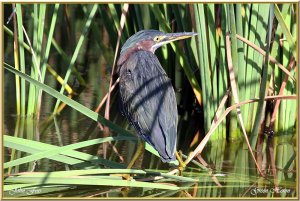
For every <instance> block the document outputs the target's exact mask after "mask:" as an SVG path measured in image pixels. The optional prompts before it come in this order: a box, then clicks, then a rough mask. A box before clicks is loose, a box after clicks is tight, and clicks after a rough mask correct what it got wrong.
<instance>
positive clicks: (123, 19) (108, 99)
mask: <svg viewBox="0 0 300 201" xmlns="http://www.w3.org/2000/svg"><path fill="white" fill-rule="evenodd" d="M128 8H129V4H127V3H125V4H124V6H123V12H122V16H121V20H120V30H119V31H118V40H117V46H116V51H115V57H114V63H113V66H112V71H111V77H110V82H109V90H108V96H107V101H106V107H105V115H104V117H105V118H106V119H108V120H109V106H110V92H111V88H112V85H113V84H112V83H113V75H114V72H115V65H116V60H117V55H118V50H119V46H120V41H121V34H122V31H123V27H124V25H125V20H126V14H127V12H128ZM108 133H109V128H108V127H107V126H104V132H103V134H104V136H108ZM103 156H104V158H106V143H103Z"/></svg>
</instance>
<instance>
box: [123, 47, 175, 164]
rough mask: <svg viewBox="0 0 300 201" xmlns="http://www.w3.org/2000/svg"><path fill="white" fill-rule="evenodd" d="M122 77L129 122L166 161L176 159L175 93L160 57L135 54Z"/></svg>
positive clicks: (149, 53)
mask: <svg viewBox="0 0 300 201" xmlns="http://www.w3.org/2000/svg"><path fill="white" fill-rule="evenodd" d="M145 58H147V59H145ZM145 66H147V68H144V67H145ZM119 75H120V97H121V106H122V110H123V113H124V114H125V115H126V117H127V119H128V120H129V121H130V123H131V124H132V125H133V126H134V128H135V129H136V131H137V132H138V134H139V135H140V136H141V137H142V138H143V139H144V140H145V141H146V142H148V143H149V144H151V145H152V146H153V147H154V148H155V149H156V150H157V151H158V153H159V154H160V156H161V159H162V161H163V162H169V161H173V160H176V159H175V149H176V139H177V104H176V98H175V92H174V89H173V87H172V83H171V81H170V79H169V78H168V77H167V75H166V73H165V71H164V70H163V68H162V66H161V65H160V63H159V61H158V59H157V57H156V56H155V55H154V54H153V53H152V52H149V51H143V50H141V51H136V52H134V53H133V54H132V55H131V56H129V58H128V59H127V60H126V62H125V63H124V64H123V65H122V67H121V68H120V71H119Z"/></svg>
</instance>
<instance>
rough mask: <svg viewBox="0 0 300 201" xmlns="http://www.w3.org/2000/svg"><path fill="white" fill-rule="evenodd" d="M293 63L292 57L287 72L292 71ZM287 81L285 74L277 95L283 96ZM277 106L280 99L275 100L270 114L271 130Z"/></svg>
mask: <svg viewBox="0 0 300 201" xmlns="http://www.w3.org/2000/svg"><path fill="white" fill-rule="evenodd" d="M294 63H295V58H294V57H293V58H292V59H291V61H290V63H289V71H292V69H293V66H294ZM294 67H295V66H294ZM287 80H288V75H287V74H286V75H285V77H284V79H283V81H282V84H281V87H280V90H279V93H278V94H279V95H282V94H283V91H284V88H285V86H286V83H287ZM279 104H280V99H279V100H276V103H275V107H274V110H273V114H272V118H271V121H270V126H269V127H270V128H271V129H273V126H274V123H275V119H276V113H277V110H278V108H279Z"/></svg>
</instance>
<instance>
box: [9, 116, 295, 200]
mask: <svg viewBox="0 0 300 201" xmlns="http://www.w3.org/2000/svg"><path fill="white" fill-rule="evenodd" d="M76 116H77V119H74V118H72V119H70V118H69V112H68V111H66V112H65V113H63V114H62V115H61V116H58V117H54V118H52V120H51V121H48V122H50V123H49V125H47V126H46V127H45V125H43V123H41V126H40V127H38V126H37V121H36V120H34V119H32V118H16V117H12V116H10V117H7V118H5V121H4V123H5V134H6V135H11V136H15V137H20V138H25V139H30V140H34V141H40V142H44V143H47V144H51V145H56V146H64V145H68V144H73V143H76V142H80V141H83V140H86V139H96V138H99V137H103V136H102V131H101V130H100V129H99V128H98V127H97V124H96V123H94V122H93V121H91V120H89V119H87V118H85V117H84V116H82V115H81V114H79V113H78V114H76ZM48 118H49V117H48ZM46 119H47V118H45V119H42V120H41V122H45V120H46ZM12 120H13V121H12ZM42 126H44V130H43V132H39V131H40V130H41V127H42ZM260 145H261V146H259V147H261V149H260V150H257V151H256V155H257V159H258V162H259V165H260V166H261V168H262V170H263V172H264V173H265V175H266V177H265V178H263V177H259V176H258V173H257V170H256V167H255V163H254V162H253V160H252V158H251V155H250V153H249V151H248V149H247V145H246V143H244V142H243V141H236V142H226V141H223V140H220V141H214V142H213V143H210V144H209V145H207V146H206V147H205V149H204V151H203V152H202V154H201V156H199V157H198V158H197V159H196V161H195V163H190V164H189V165H188V167H187V168H186V170H185V171H184V172H183V176H186V177H189V178H196V179H199V181H200V182H199V183H193V182H177V183H176V184H177V185H178V186H180V187H181V188H180V190H178V191H170V190H153V189H147V188H121V187H102V186H101V187H98V186H72V187H70V186H69V187H66V186H64V187H60V188H55V189H53V190H52V191H51V190H50V189H51V188H49V187H48V188H47V189H48V190H47V193H45V191H43V188H42V190H41V192H40V193H36V196H37V195H39V196H45V197H49V196H51V197H52V196H53V197H56V196H58V195H59V196H62V197H70V196H85V197H127V196H128V197H136V196H138V197H295V196H297V194H296V164H295V159H296V152H295V149H296V148H295V147H296V145H295V139H294V134H291V135H285V136H281V137H277V136H275V137H274V138H267V137H265V138H264V139H263V140H262V142H261V144H260ZM135 146H136V142H132V141H116V142H114V143H111V144H110V145H109V146H108V150H107V154H108V158H107V159H108V160H110V161H114V162H115V163H116V164H119V165H120V168H125V167H126V166H125V164H127V163H128V161H129V160H130V159H131V157H132V155H133V154H134V151H135ZM179 147H180V146H179ZM181 149H183V148H181ZM38 151H41V150H38V149H34V147H33V149H32V152H31V153H37V152H38ZM77 151H80V152H83V153H87V154H89V155H91V156H97V157H96V158H95V159H93V160H95V161H97V160H98V159H99V158H101V156H102V151H103V150H102V147H101V146H99V145H94V146H89V147H87V148H83V149H78V150H77ZM26 155H30V154H29V153H25V152H24V151H23V152H22V151H19V150H16V149H8V148H5V153H4V156H5V162H7V161H10V160H12V159H17V158H20V157H24V156H26ZM49 158H50V159H42V160H38V161H34V162H31V163H26V164H23V165H20V166H15V167H13V168H8V169H5V173H17V172H32V171H34V172H40V171H42V172H48V171H49V172H52V171H58V170H70V169H73V170H74V169H85V168H107V167H106V166H105V165H103V163H90V162H85V163H80V164H78V163H77V164H76V161H75V162H74V165H68V164H65V163H63V162H64V160H63V159H60V158H59V157H57V156H54V157H49ZM122 159H124V160H122ZM103 160H104V159H103ZM199 163H201V164H202V165H201V166H199V165H197V164H199ZM135 168H137V169H145V170H149V171H151V170H156V171H157V170H159V171H160V172H168V170H169V169H168V166H166V164H163V163H161V161H160V159H159V158H158V157H156V156H154V155H152V154H150V153H149V152H147V151H145V153H144V154H143V156H141V158H140V159H139V162H137V163H136V165H135ZM135 179H136V180H138V179H139V177H138V176H136V178H135ZM165 180H166V181H164V182H168V181H169V182H171V183H172V182H173V183H174V181H172V180H170V179H165ZM56 191H57V193H55V192H56ZM5 196H7V197H14V196H17V197H19V196H26V192H15V193H14V195H11V194H9V192H5ZM27 196H28V195H27Z"/></svg>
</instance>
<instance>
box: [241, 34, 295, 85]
mask: <svg viewBox="0 0 300 201" xmlns="http://www.w3.org/2000/svg"><path fill="white" fill-rule="evenodd" d="M236 38H237V39H239V40H240V41H243V42H244V43H246V44H247V45H249V46H250V47H252V48H253V49H255V50H256V51H258V52H259V53H261V54H262V55H263V56H264V57H265V56H266V52H265V51H264V50H263V49H261V48H260V47H258V46H257V45H255V44H254V43H252V42H250V41H248V40H247V39H245V38H243V37H241V36H239V35H238V34H236ZM269 61H271V62H272V63H274V64H276V65H278V67H279V68H280V69H281V70H282V71H283V72H285V74H287V75H288V76H289V77H290V78H291V79H292V80H293V81H296V78H294V77H293V76H292V75H291V73H290V72H289V71H288V70H287V69H286V68H285V67H284V66H283V65H282V64H281V63H279V62H278V61H277V60H276V59H275V58H274V57H272V56H271V55H269Z"/></svg>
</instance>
